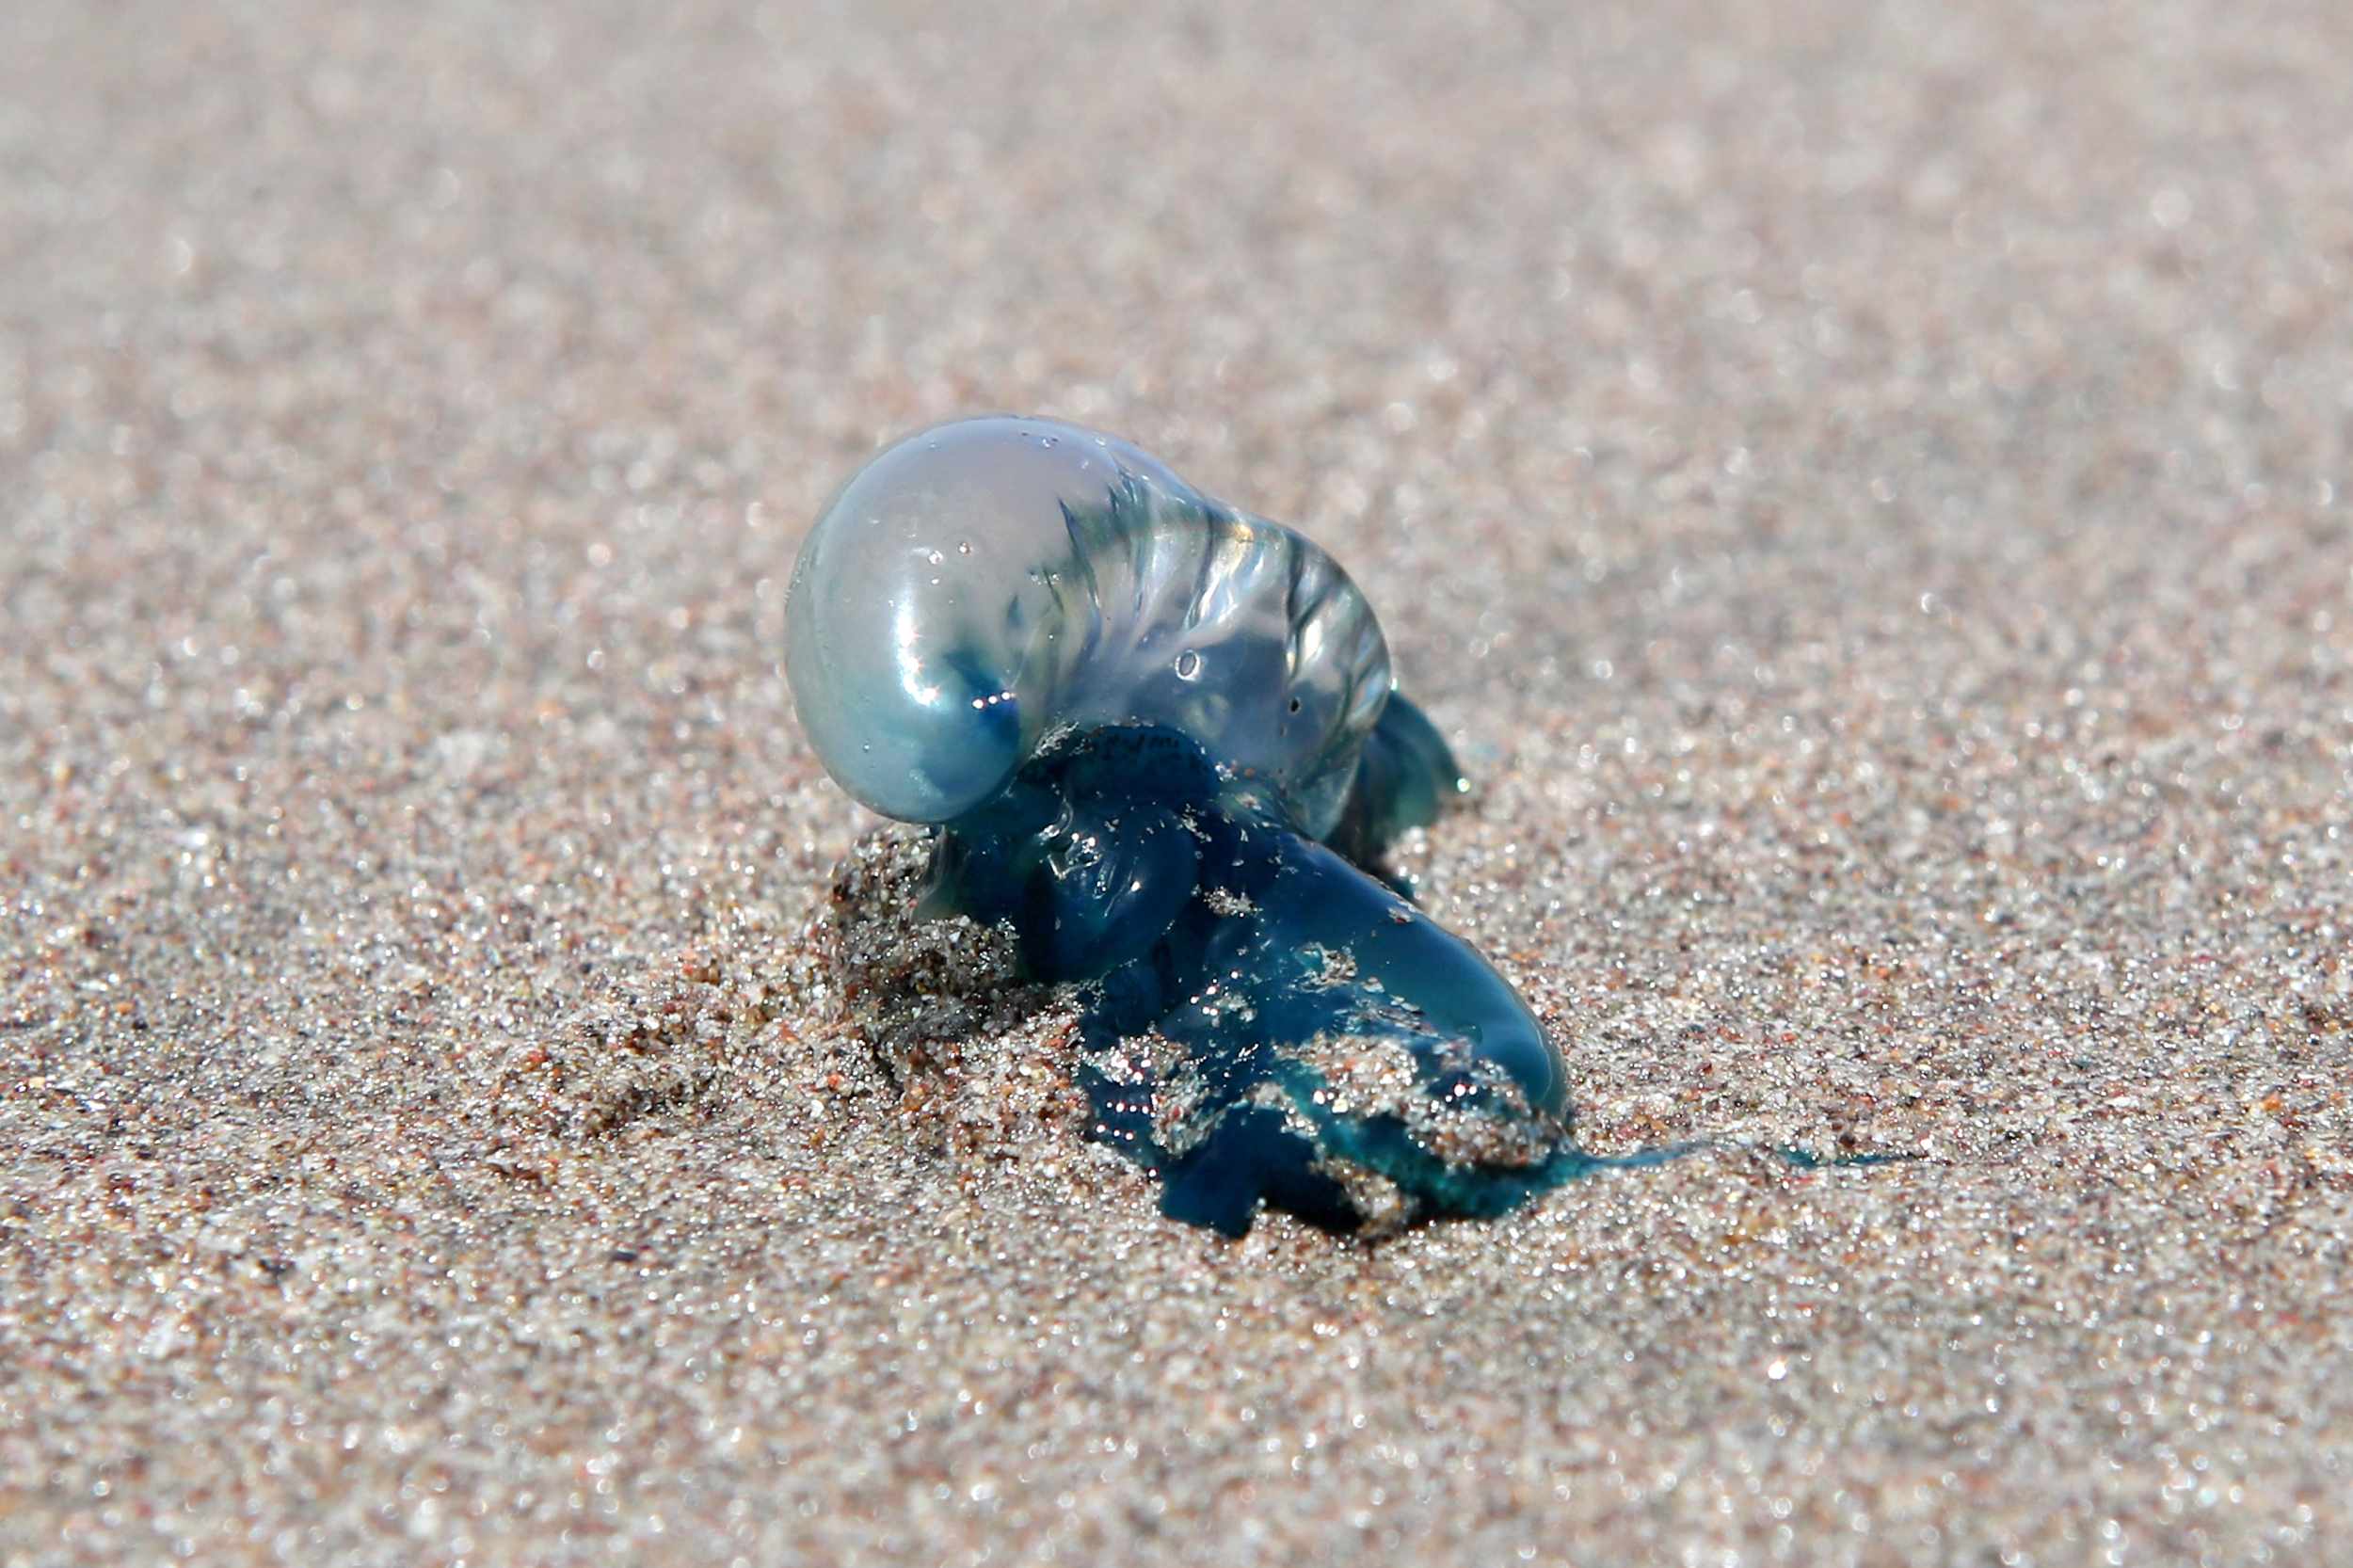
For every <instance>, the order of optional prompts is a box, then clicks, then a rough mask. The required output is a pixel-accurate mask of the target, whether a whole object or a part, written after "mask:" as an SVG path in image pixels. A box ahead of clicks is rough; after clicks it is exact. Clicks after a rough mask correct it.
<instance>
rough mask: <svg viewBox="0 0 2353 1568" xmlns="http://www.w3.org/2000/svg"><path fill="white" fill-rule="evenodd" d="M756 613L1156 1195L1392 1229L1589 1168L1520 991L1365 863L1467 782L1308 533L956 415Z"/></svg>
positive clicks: (871, 790) (908, 449) (818, 722)
mask: <svg viewBox="0 0 2353 1568" xmlns="http://www.w3.org/2000/svg"><path fill="white" fill-rule="evenodd" d="M785 618H786V629H787V639H788V641H787V651H786V672H787V676H788V678H789V680H790V681H791V683H792V693H793V698H794V702H795V705H796V706H797V708H798V710H799V713H800V718H801V723H802V726H803V728H805V729H806V730H807V732H808V737H809V740H810V743H811V744H812V745H813V746H814V747H815V749H816V752H817V755H818V758H819V760H821V761H822V762H823V763H824V767H825V769H826V771H827V772H828V773H830V774H831V775H832V776H833V777H834V778H835V779H836V780H837V781H838V782H839V783H840V785H841V786H842V788H843V789H845V790H847V791H848V792H850V793H851V794H852V795H854V796H856V798H857V799H858V800H860V801H862V802H864V803H865V804H866V805H867V806H869V807H871V808H873V809H874V810H876V811H879V812H881V813H882V814H883V815H885V816H889V817H895V818H897V819H899V820H901V821H903V822H909V823H916V824H924V825H925V826H926V827H928V828H929V829H931V832H932V851H931V870H930V876H929V891H928V893H927V894H926V898H927V902H928V906H929V908H930V909H932V910H933V911H935V912H937V913H941V914H961V915H965V916H968V917H969V918H971V919H973V920H977V921H980V922H982V923H984V924H989V925H1000V926H1001V927H1004V928H1008V929H1010V930H1011V931H1012V933H1013V934H1014V936H1015V938H1016V945H1017V950H1018V952H1019V955H1020V962H1021V965H1022V967H1023V968H1024V969H1025V970H1026V971H1027V973H1028V977H1029V978H1031V979H1033V980H1037V981H1040V982H1047V983H1054V984H1069V985H1072V986H1075V987H1077V995H1078V996H1079V998H1080V1001H1081V1004H1082V1006H1083V1013H1082V1016H1081V1022H1080V1048H1081V1052H1082V1054H1081V1058H1080V1062H1079V1064H1078V1069H1077V1071H1078V1078H1079V1081H1080V1084H1081V1085H1082V1086H1083V1087H1084V1088H1085V1090H1086V1092H1087V1095H1088V1097H1089V1099H1090V1101H1091V1103H1092V1105H1093V1109H1094V1113H1095V1132H1096V1136H1097V1137H1099V1138H1101V1139H1102V1140H1104V1141H1105V1142H1107V1143H1109V1144H1112V1145H1114V1146H1115V1147H1117V1148H1119V1149H1120V1150H1122V1151H1123V1152H1124V1153H1126V1154H1127V1155H1128V1156H1129V1157H1130V1158H1132V1159H1133V1160H1136V1161H1137V1162H1139V1163H1140V1164H1142V1165H1144V1167H1145V1168H1146V1169H1148V1170H1150V1171H1152V1172H1154V1173H1156V1174H1157V1175H1158V1176H1160V1180H1161V1183H1162V1188H1161V1207H1162V1208H1163V1209H1164V1210H1165V1211H1166V1212H1168V1213H1169V1214H1171V1215H1173V1216H1175V1217H1177V1218H1180V1219H1184V1220H1188V1221H1191V1222H1193V1223H1194V1224H1203V1225H1208V1226H1209V1227H1211V1228H1213V1229H1216V1230H1219V1231H1222V1232H1225V1233H1226V1234H1229V1235H1239V1234H1241V1232H1243V1231H1245V1230H1247V1229H1248V1228H1249V1226H1250V1224H1251V1221H1252V1218H1253V1216H1254V1215H1255V1214H1256V1212H1257V1208H1258V1207H1259V1205H1260V1203H1261V1202H1265V1203H1268V1204H1271V1205H1273V1206H1275V1207H1277V1208H1286V1209H1289V1210H1290V1211H1292V1212H1294V1213H1297V1214H1298V1215H1300V1216H1301V1217H1303V1218H1305V1219H1306V1220H1308V1221H1310V1222H1312V1223H1315V1224H1321V1225H1323V1226H1325V1227H1327V1228H1331V1229H1336V1230H1353V1229H1356V1228H1358V1227H1359V1226H1362V1225H1366V1224H1374V1225H1377V1226H1381V1227H1388V1226H1393V1225H1394V1224H1399V1223H1402V1222H1403V1221H1405V1220H1409V1219H1412V1218H1416V1217H1420V1216H1449V1215H1456V1216H1475V1215H1488V1214H1495V1213H1499V1212H1501V1211H1503V1210H1505V1209H1508V1208H1512V1207H1513V1206H1514V1205H1516V1204H1518V1203H1519V1202H1521V1201H1522V1200H1523V1199H1525V1198H1526V1197H1527V1196H1528V1195H1529V1194H1530V1193H1531V1192H1537V1191H1540V1190H1542V1189H1544V1188H1546V1187H1549V1186H1552V1185H1555V1184H1557V1183H1558V1182H1559V1181H1561V1180H1562V1179H1564V1178H1565V1177H1567V1176H1572V1175H1575V1174H1577V1172H1579V1171H1582V1170H1586V1169H1590V1168H1592V1167H1593V1166H1595V1165H1598V1164H1603V1163H1609V1161H1605V1160H1601V1159H1598V1158H1596V1157H1593V1156H1589V1155H1586V1154H1583V1153H1582V1152H1580V1151H1579V1150H1578V1149H1577V1146H1576V1144H1574V1143H1573V1142H1572V1140H1571V1138H1570V1132H1569V1106H1568V1087H1567V1075H1566V1072H1565V1070H1564V1067H1563V1064H1562V1062H1561V1056H1560V1053H1559V1052H1558V1051H1557V1050H1556V1049H1555V1048H1554V1047H1553V1045H1552V1043H1551V1042H1550V1041H1549V1040H1548V1039H1547V1038H1546V1037H1545V1032H1544V1029H1543V1027H1542V1025H1540V1024H1539V1023H1538V1021H1537V1019H1536V1017H1535V1016H1534V1014H1533V1013H1531V1012H1530V1011H1529V1007H1528V1005H1527V1003H1526V1002H1524V1001H1523V1000H1521V999H1520V997H1519V995H1518V994H1517V992H1515V991H1514V990H1513V987H1512V985H1511V984H1509V983H1508V982H1507V981H1506V980H1505V979H1504V978H1503V977H1502V976H1501V975H1500V974H1498V973H1497V971H1496V970H1495V968H1493V967H1492V966H1490V965H1489V964H1488V963H1487V962H1486V960H1485V959H1483V958H1481V956H1480V955H1479V954H1478V953H1477V952H1475V951H1473V950H1472V948H1471V947H1470V946H1469V944H1467V943H1466V942H1465V941H1464V940H1463V939H1462V938H1460V937H1459V936H1454V935H1453V934H1452V933H1450V932H1449V931H1447V930H1445V929H1444V928H1442V927H1441V926H1439V925H1438V924H1437V923H1436V922H1434V921H1433V920H1431V919H1430V918H1429V917H1428V916H1427V915H1425V914H1423V913H1422V912H1421V911H1420V910H1419V909H1417V907H1415V905H1414V904H1412V903H1411V902H1410V901H1409V900H1408V899H1407V898H1405V897H1404V896H1402V895H1401V893H1400V892H1399V891H1398V890H1397V888H1395V887H1393V886H1392V885H1390V884H1389V883H1388V882H1386V881H1385V880H1384V879H1383V878H1382V876H1381V875H1380V873H1379V856H1380V855H1381V854H1382V852H1383V850H1384V848H1385V846H1386V845H1388V844H1390V843H1391V842H1393V841H1394V840H1396V838H1397V837H1398V836H1399V835H1400V834H1401V833H1403V832H1404V831H1406V830H1407V829H1409V828H1412V827H1416V826H1419V825H1422V824H1427V823H1428V822H1430V821H1431V820H1432V819H1433V817H1434V816H1435V815H1436V813H1437V811H1438V809H1439V808H1440V806H1441V805H1442V804H1443V803H1444V802H1445V801H1446V800H1447V799H1448V798H1449V797H1450V796H1452V795H1454V794H1455V793H1457V792H1459V791H1460V790H1461V789H1462V788H1463V784H1462V779H1461V776H1460V772H1459V770H1458V769H1457V768H1456V766H1455V762H1454V759H1453V756H1452V754H1451V753H1450V751H1449V749H1448V747H1447V744H1446V743H1445V741H1444V739H1443V738H1442V737H1441V736H1440V735H1439V733H1438V731H1437V729H1436V728H1434V727H1433V725H1432V724H1431V722H1430V721H1429V719H1428V718H1427V717H1426V716H1425V715H1424V714H1423V713H1422V712H1421V711H1420V710H1419V709H1417V708H1416V707H1415V706H1414V705H1413V704H1412V703H1411V702H1409V701H1407V700H1406V699H1405V698H1404V697H1403V696H1400V695H1399V694H1398V693H1397V692H1396V691H1395V689H1394V685H1395V682H1394V680H1393V677H1392V674H1391V670H1390V665H1389V653H1388V646H1387V643H1386V642H1385V639H1384V638H1383V636H1382V632H1381V627H1380V623H1379V622H1378V621H1377V620H1376V619H1375V618H1374V616H1373V613H1372V609H1371V606H1370V605H1369V604H1368V603H1367V602H1366V600H1365V597H1364V595H1363V593H1362V592H1361V591H1359V590H1358V588H1357V586H1356V584H1354V583H1353V582H1352V581H1351V580H1350V579H1349V576H1348V574H1347V573H1346V572H1345V571H1343V570H1341V569H1340V567H1339V566H1338V564H1337V562H1335V561H1334V560H1333V559H1332V558H1331V557H1330V556H1329V555H1327V554H1325V553H1324V552H1322V551H1321V549H1319V548H1318V547H1317V546H1316V545H1315V544H1313V543H1312V542H1311V541H1309V540H1308V539H1307V538H1305V536H1302V535H1300V534H1298V533H1295V532H1293V531H1292V530H1290V529H1289V528H1286V527H1284V526H1282V525H1281V524H1279V523H1273V522H1269V521H1267V520H1264V519H1262V518H1257V517H1254V516H1251V515H1250V514H1248V513H1246V512H1241V511H1238V510H1236V509H1235V508H1233V507H1231V506H1228V505H1226V504H1224V503H1222V502H1219V501H1216V500H1214V499H1212V498H1210V497H1209V496H1207V495H1204V494H1202V493H1201V492H1200V491H1198V490H1196V489H1194V488H1193V487H1192V486H1190V485H1188V484H1186V483H1185V482H1184V481H1183V480H1182V479H1180V478H1178V477H1177V475H1176V474H1175V473H1173V472H1170V471H1169V469H1168V468H1166V467H1165V466H1164V465H1162V464H1161V463H1160V462H1159V461H1158V460H1156V459H1154V458H1152V457H1151V456H1147V455H1145V454H1144V452H1142V451H1140V450H1139V449H1137V448H1136V447H1134V446H1132V445H1129V444H1128V442H1126V441H1123V440H1117V439H1115V438H1113V437H1110V436H1104V435H1098V434H1096V433H1095V432H1093V431H1089V430H1083V429H1080V428H1078V427H1076V426H1073V425H1069V424H1058V423H1056V422H1053V421H1049V420H1042V419H1016V418H1009V417H991V418H983V419H970V420H964V421H959V422H956V423H952V424H944V425H939V426H936V427H935V428H933V429H930V430H927V431H923V432H920V433H918V434H916V435H914V436H910V437H908V438H906V439H905V440H901V441H900V442H898V443H897V444H896V445H893V446H890V447H888V448H887V449H885V450H884V451H882V452H881V453H880V454H878V455H877V456H874V457H873V458H872V460H871V461H869V462H868V463H867V464H866V466H865V467H864V468H862V469H860V470H859V471H858V472H856V474H855V475H853V476H852V477H851V479H850V481H849V482H848V484H847V485H845V486H844V487H843V488H842V489H841V491H840V494H839V495H837V496H836V497H835V499H834V501H833V502H832V504H830V505H829V506H828V507H827V509H826V510H825V512H824V515H823V516H821V517H820V518H819V519H818V520H817V523H816V525H815V527H814V528H813V529H812V530H811V532H810V534H809V536H808V539H807V541H806V542H805V543H804V544H803V546H802V548H801V553H800V558H799V560H798V562H797V564H796V565H795V567H794V568H793V574H792V589H791V593H790V595H789V598H788V600H787V604H786V611H785ZM1637 1158H1638V1159H1639V1158H1641V1157H1637Z"/></svg>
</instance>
